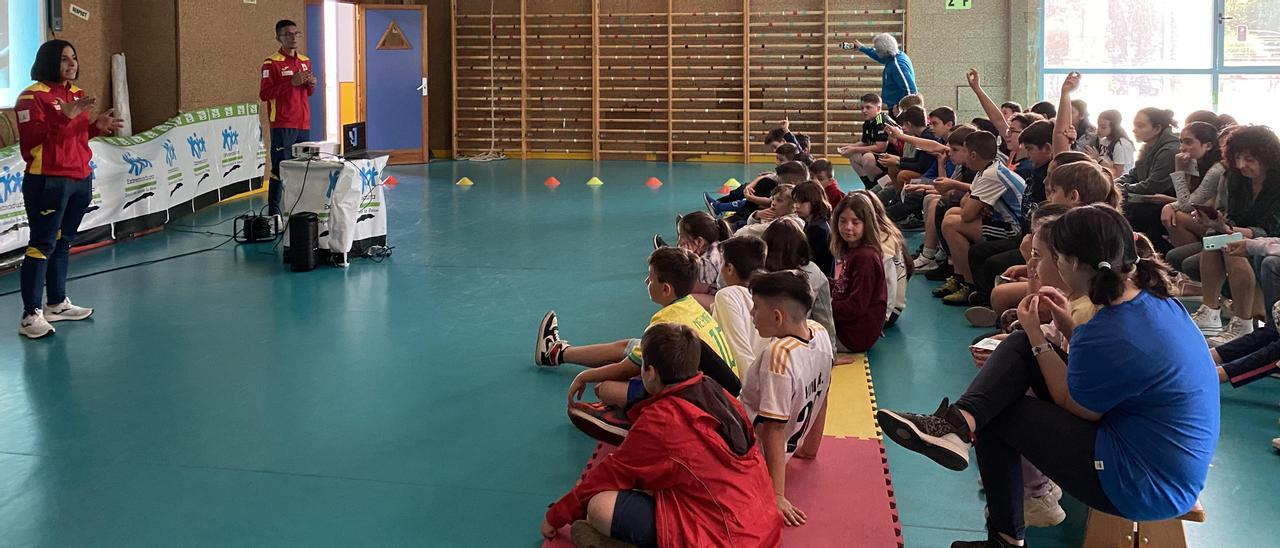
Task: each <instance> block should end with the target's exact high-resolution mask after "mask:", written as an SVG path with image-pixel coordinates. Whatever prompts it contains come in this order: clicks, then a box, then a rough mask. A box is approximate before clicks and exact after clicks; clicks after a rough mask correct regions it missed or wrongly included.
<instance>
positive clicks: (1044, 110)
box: [1019, 101, 1058, 142]
mask: <svg viewBox="0 0 1280 548" xmlns="http://www.w3.org/2000/svg"><path fill="white" fill-rule="evenodd" d="M1031 112H1034V113H1036V114H1039V115H1041V116H1044V117H1045V118H1056V117H1057V116H1058V107H1055V106H1053V103H1050V102H1048V101H1040V102H1039V103H1036V104H1034V105H1031ZM1019 142H1021V141H1019Z"/></svg>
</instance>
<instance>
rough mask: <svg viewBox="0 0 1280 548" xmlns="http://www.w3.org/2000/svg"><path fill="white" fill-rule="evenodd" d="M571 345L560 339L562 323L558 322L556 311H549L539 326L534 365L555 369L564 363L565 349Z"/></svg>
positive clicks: (534, 351) (534, 350)
mask: <svg viewBox="0 0 1280 548" xmlns="http://www.w3.org/2000/svg"><path fill="white" fill-rule="evenodd" d="M568 347H569V343H566V342H564V341H563V340H561V339H560V322H558V321H557V320H556V311H555V310H548V311H547V314H546V315H545V316H543V317H542V323H540V324H538V342H537V343H535V344H534V347H533V363H536V364H538V365H542V366H547V367H554V366H557V365H560V364H561V363H563V361H564V349H565V348H568Z"/></svg>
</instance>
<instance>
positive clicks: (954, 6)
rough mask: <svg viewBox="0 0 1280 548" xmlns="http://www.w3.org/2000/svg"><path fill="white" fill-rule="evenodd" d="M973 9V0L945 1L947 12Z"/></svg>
mask: <svg viewBox="0 0 1280 548" xmlns="http://www.w3.org/2000/svg"><path fill="white" fill-rule="evenodd" d="M972 8H973V0H947V9H949V10H967V9H972Z"/></svg>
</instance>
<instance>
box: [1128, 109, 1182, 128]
mask: <svg viewBox="0 0 1280 548" xmlns="http://www.w3.org/2000/svg"><path fill="white" fill-rule="evenodd" d="M1138 114H1141V115H1143V116H1146V117H1147V120H1149V121H1150V122H1151V125H1153V126H1156V127H1157V128H1160V131H1157V132H1156V133H1162V132H1164V130H1166V129H1172V128H1175V127H1178V121H1177V120H1175V119H1174V117H1173V111H1172V110H1169V109H1163V108H1156V107H1147V108H1144V109H1142V110H1139V111H1138Z"/></svg>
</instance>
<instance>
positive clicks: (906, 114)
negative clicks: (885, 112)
mask: <svg viewBox="0 0 1280 548" xmlns="http://www.w3.org/2000/svg"><path fill="white" fill-rule="evenodd" d="M897 121H898V123H899V124H911V125H912V126H914V127H925V126H926V125H927V124H928V123H929V122H928V121H927V120H926V119H925V116H924V109H922V108H920V107H907V109H906V110H904V111H902V112H900V113H898V118H897Z"/></svg>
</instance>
